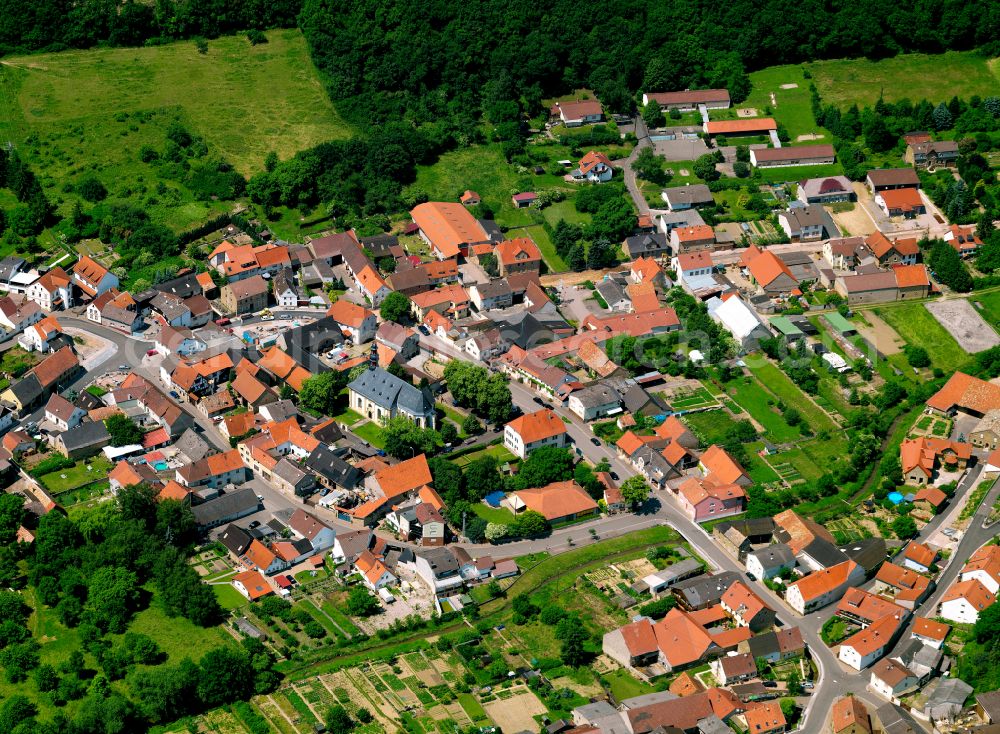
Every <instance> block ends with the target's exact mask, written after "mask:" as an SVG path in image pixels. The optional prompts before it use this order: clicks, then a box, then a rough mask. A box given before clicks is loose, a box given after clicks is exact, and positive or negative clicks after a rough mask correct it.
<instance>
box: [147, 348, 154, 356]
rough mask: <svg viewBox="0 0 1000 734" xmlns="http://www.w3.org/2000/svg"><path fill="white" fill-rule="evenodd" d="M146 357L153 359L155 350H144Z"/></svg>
mask: <svg viewBox="0 0 1000 734" xmlns="http://www.w3.org/2000/svg"><path fill="white" fill-rule="evenodd" d="M146 356H147V357H155V356H156V350H155V349H147V350H146Z"/></svg>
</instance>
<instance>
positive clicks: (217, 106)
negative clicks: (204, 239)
mask: <svg viewBox="0 0 1000 734" xmlns="http://www.w3.org/2000/svg"><path fill="white" fill-rule="evenodd" d="M267 38H268V43H266V44H261V45H258V46H251V45H250V44H249V42H248V41H247V40H246V39H245V38H244V37H243V36H229V37H224V38H219V39H215V40H211V41H209V42H208V53H206V54H200V53H198V51H197V49H196V48H195V44H194V43H193V42H190V41H187V42H182V43H174V44H168V45H164V46H153V47H149V48H120V49H98V50H92V51H67V52H62V53H58V54H38V55H34V56H25V57H8V58H6V59H5V60H4V63H3V65H2V67H0V89H2V90H3V95H4V99H5V100H6V102H7V103H6V104H5V105H4V106H3V109H2V110H0V139H3V140H11V141H14V143H15V145H17V146H18V150H19V152H20V153H21V154H22V155H23V156H24V157H25V158H26V159H27V161H28V162H29V163H30V164H31V165H32V167H33V168H34V169H35V170H36V171H37V172H38V173H39V175H40V176H41V178H42V183H43V185H44V186H45V188H46V189H47V190H48V193H49V195H50V197H51V198H52V199H53V201H54V202H55V203H56V204H57V205H58V206H59V208H60V210H61V211H63V212H68V211H69V210H70V207H71V205H72V203H73V202H74V201H76V197H75V196H74V195H72V194H67V193H65V192H64V191H63V188H64V185H65V184H67V183H73V182H74V181H76V180H77V179H78V178H81V177H83V176H84V175H85V174H92V175H95V176H97V177H98V178H99V179H101V181H102V182H103V183H104V185H105V186H106V187H107V189H108V190H109V192H110V193H111V197H112V198H124V199H133V200H134V201H135V202H136V204H139V203H143V204H144V208H146V209H147V210H149V212H150V215H151V216H152V217H153V218H154V219H155V220H157V221H160V222H162V223H164V224H166V225H168V226H171V227H173V228H174V229H183V228H186V227H189V226H191V225H192V224H195V223H197V222H200V221H203V220H204V219H206V218H208V217H209V216H211V215H213V214H215V213H219V212H220V211H225V210H227V209H228V208H229V207H228V206H226V205H224V204H220V203H211V202H201V201H196V200H194V199H193V197H192V196H191V195H190V193H189V192H187V191H186V190H183V189H182V190H175V191H174V193H170V192H166V193H159V194H156V195H155V196H152V194H153V191H154V189H155V188H156V186H155V179H156V174H155V169H153V168H151V167H150V166H149V165H148V164H145V163H142V162H141V161H140V160H139V157H138V156H139V149H140V148H141V147H142V146H143V145H148V146H151V147H153V148H155V149H157V150H161V149H163V147H164V144H165V142H166V138H165V135H166V131H167V128H168V127H169V126H170V124H171V123H173V122H179V123H181V124H182V125H184V126H185V127H187V128H188V129H189V130H190V131H191V132H192V133H193V134H195V135H198V136H201V137H203V138H204V139H205V142H206V144H207V146H208V150H209V155H210V156H221V157H222V158H224V159H225V160H227V161H228V162H229V163H231V164H232V165H233V166H234V167H235V168H236V169H237V170H238V171H239V172H240V173H242V174H244V175H245V176H248V175H250V174H252V173H255V172H256V171H259V170H261V169H262V168H263V162H264V157H265V156H266V155H267V154H268V152H270V151H274V152H276V153H277V154H278V155H279V156H280V157H281V158H288V157H291V156H292V155H293V154H294V153H296V152H297V151H299V150H302V149H304V148H307V147H310V146H313V145H316V144H318V143H320V142H323V141H325V140H331V139H334V138H342V137H346V136H347V135H349V134H350V132H351V131H350V129H349V127H348V126H347V125H346V124H345V123H344V122H343V120H341V118H340V117H339V116H338V114H337V112H336V111H335V109H334V107H333V105H332V103H331V102H330V100H329V98H328V97H327V95H326V93H325V92H324V90H323V87H322V85H321V84H320V81H319V78H318V76H317V74H316V70H315V68H314V67H313V65H312V61H311V60H310V58H309V54H308V51H307V48H306V44H305V40H304V39H303V37H302V35H301V34H300V33H299V32H298V31H295V30H272V31H268V32H267ZM279 80H280V83H277V82H278V81H279ZM94 100H100V104H99V105H96V106H95V105H94V104H93V101H94ZM151 180H152V181H153V185H150V183H149V182H150V181H151ZM168 188H170V189H173V188H174V187H173V186H168ZM147 193H148V194H150V195H151V196H149V197H147V196H146V194H147ZM149 199H155V200H156V203H151V202H150V201H149Z"/></svg>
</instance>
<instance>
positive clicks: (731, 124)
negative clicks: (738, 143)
mask: <svg viewBox="0 0 1000 734" xmlns="http://www.w3.org/2000/svg"><path fill="white" fill-rule="evenodd" d="M777 129H778V123H776V122H775V121H774V118H773V117H754V118H750V119H743V120H710V121H709V122H708V123H707V124H706V126H705V131H706V132H707V133H708V134H709V135H719V134H722V135H728V134H732V133H754V132H759V133H767V132H770V131H771V130H777Z"/></svg>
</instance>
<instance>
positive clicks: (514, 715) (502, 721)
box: [483, 691, 545, 731]
mask: <svg viewBox="0 0 1000 734" xmlns="http://www.w3.org/2000/svg"><path fill="white" fill-rule="evenodd" d="M483 708H484V709H486V713H487V714H488V715H489V717H490V718H491V719H493V722H494V723H495V724H496V725H497V726H499V727H500V729H501V730H502V731H535V730H537V729H538V722H537V721H535V719H534V717H535V716H538V715H540V714H544V713H545V706H544V705H543V704H542V702H541V701H539V700H538V698H537V697H536V696H535V694H534V693H532V692H531V691H524V692H523V693H518V694H515V695H513V696H511V697H510V698H507V699H504V700H499V701H490V702H488V703H484V704H483Z"/></svg>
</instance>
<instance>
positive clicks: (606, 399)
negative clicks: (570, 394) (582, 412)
mask: <svg viewBox="0 0 1000 734" xmlns="http://www.w3.org/2000/svg"><path fill="white" fill-rule="evenodd" d="M575 396H576V398H577V399H578V400H579V401H580V404H581V405H583V406H584V407H585V408H590V407H594V406H598V405H606V404H608V403H614V402H618V401H620V400H621V395H619V393H618V391H617V390H615V389H614V388H613V387H611V386H609V385H605V384H604V383H602V382H596V383H594V384H592V385H587V386H586V387H585V388H583V389H582V390H577V391H576V393H575Z"/></svg>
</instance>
